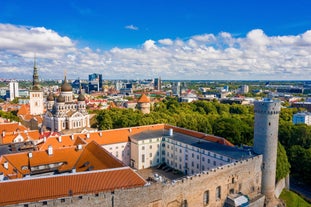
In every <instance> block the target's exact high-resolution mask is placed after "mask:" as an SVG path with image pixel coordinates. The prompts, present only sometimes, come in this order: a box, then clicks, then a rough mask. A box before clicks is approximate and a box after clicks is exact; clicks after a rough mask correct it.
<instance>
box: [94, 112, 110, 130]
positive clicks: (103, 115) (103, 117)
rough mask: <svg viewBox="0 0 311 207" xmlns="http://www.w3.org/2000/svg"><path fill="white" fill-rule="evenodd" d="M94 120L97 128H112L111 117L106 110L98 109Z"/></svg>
mask: <svg viewBox="0 0 311 207" xmlns="http://www.w3.org/2000/svg"><path fill="white" fill-rule="evenodd" d="M96 120H97V124H98V128H99V129H100V130H105V129H112V128H113V123H112V119H111V117H110V115H109V112H108V111H107V110H104V111H100V112H99V114H98V115H97V116H96Z"/></svg>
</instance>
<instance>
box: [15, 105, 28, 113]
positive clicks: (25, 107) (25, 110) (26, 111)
mask: <svg viewBox="0 0 311 207" xmlns="http://www.w3.org/2000/svg"><path fill="white" fill-rule="evenodd" d="M26 114H30V106H29V105H28V104H22V105H21V107H20V109H19V110H18V112H17V115H26Z"/></svg>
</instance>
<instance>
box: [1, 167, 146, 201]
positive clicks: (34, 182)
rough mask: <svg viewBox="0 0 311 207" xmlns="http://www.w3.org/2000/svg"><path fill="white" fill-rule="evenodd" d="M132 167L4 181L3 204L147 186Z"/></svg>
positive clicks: (2, 183) (2, 186)
mask: <svg viewBox="0 0 311 207" xmlns="http://www.w3.org/2000/svg"><path fill="white" fill-rule="evenodd" d="M145 184H146V181H145V180H144V179H142V178H141V177H140V176H139V175H137V174H136V173H135V172H134V171H133V170H132V169H130V168H129V167H122V168H116V169H110V170H101V171H91V172H83V173H74V174H67V175H58V176H49V177H43V178H30V179H17V180H13V181H2V182H0V195H1V196H0V205H1V206H3V205H11V204H17V203H26V202H35V201H44V200H48V199H56V198H62V197H68V196H72V195H83V194H90V193H99V192H105V191H112V190H114V189H121V188H122V189H124V188H132V187H140V186H144V185H145Z"/></svg>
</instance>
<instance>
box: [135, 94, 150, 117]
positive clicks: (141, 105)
mask: <svg viewBox="0 0 311 207" xmlns="http://www.w3.org/2000/svg"><path fill="white" fill-rule="evenodd" d="M137 108H138V109H139V110H141V112H143V113H144V114H149V113H150V100H149V98H148V97H147V96H146V95H145V94H144V93H143V94H142V95H141V96H140V98H139V99H138V101H137Z"/></svg>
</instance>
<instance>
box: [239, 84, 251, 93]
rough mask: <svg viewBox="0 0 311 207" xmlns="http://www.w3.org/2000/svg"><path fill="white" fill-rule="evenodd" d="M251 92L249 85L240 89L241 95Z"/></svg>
mask: <svg viewBox="0 0 311 207" xmlns="http://www.w3.org/2000/svg"><path fill="white" fill-rule="evenodd" d="M248 92H249V87H248V85H242V86H241V87H240V93H241V94H245V93H248Z"/></svg>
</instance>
